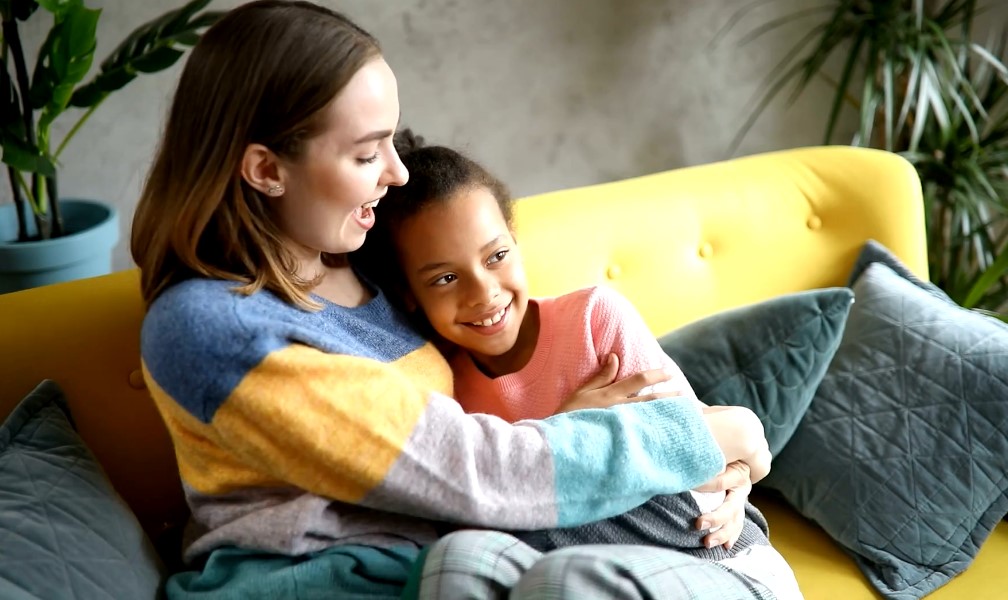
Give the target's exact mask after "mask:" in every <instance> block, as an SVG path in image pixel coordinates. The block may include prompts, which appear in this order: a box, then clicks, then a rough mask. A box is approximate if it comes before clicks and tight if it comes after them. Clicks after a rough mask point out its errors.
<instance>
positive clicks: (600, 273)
mask: <svg viewBox="0 0 1008 600" xmlns="http://www.w3.org/2000/svg"><path fill="white" fill-rule="evenodd" d="M920 194H921V193H920V183H919V181H918V179H917V176H916V173H915V172H914V170H913V169H912V168H911V167H910V165H909V164H907V163H906V162H905V161H903V160H902V159H900V158H899V157H897V156H895V155H892V154H888V153H883V152H879V151H873V150H862V149H854V148H848V147H839V146H838V147H819V148H805V149H796V150H788V151H782V152H774V153H767V154H761V155H756V156H751V157H745V158H739V159H734V160H730V161H725V162H720V163H714V164H709V165H703V166H698V167H691V168H685V169H677V170H672V171H667V172H664V173H659V174H655V175H650V176H646V177H640V178H635V179H629V180H625V181H618V182H614V183H608V184H600V185H594V186H588V187H583V188H578V189H571V190H562V191H558V192H553V193H549V194H543V195H541V196H535V197H530V198H526V199H523V200H522V201H520V202H519V203H518V206H517V210H516V223H517V228H518V236H519V243H520V244H522V248H523V254H524V256H525V258H526V261H527V270H528V275H529V278H530V282H531V285H532V288H533V292H534V293H535V294H539V295H546V294H556V293H562V292H565V291H568V290H571V289H573V288H576V287H582V286H585V285H592V284H598V283H605V284H608V285H611V286H614V287H616V288H617V289H619V290H620V291H621V292H622V293H623V294H625V295H626V296H627V297H629V298H630V299H631V300H632V301H633V302H634V304H635V305H636V306H637V308H638V309H639V310H640V311H641V313H642V314H643V315H644V317H645V319H646V320H647V322H648V323H649V325H650V326H651V328H652V330H653V331H654V333H655V334H656V335H659V334H662V333H664V332H667V331H669V330H671V329H673V328H675V327H677V326H679V325H682V324H684V323H687V322H690V321H693V320H696V319H698V318H700V317H703V316H705V315H709V314H712V313H715V312H717V311H721V310H723V309H727V308H731V307H735V306H739V305H743V304H749V303H752V302H756V301H760V300H764V299H767V298H770V297H773V296H777V295H780V294H784V293H788V292H795V291H800V290H806V289H812V288H820V287H827V286H839V285H844V283H845V281H846V279H847V275H848V273H849V271H850V269H851V267H852V265H853V263H854V260H855V258H856V256H857V254H858V252H859V250H860V248H861V246H862V244H863V243H864V241H865V240H867V239H869V238H874V239H876V240H878V241H880V242H882V243H883V244H884V245H886V246H888V247H889V248H890V249H892V250H893V251H894V252H895V253H896V254H897V255H898V256H899V257H900V258H901V259H902V260H903V261H904V262H905V263H906V264H907V265H908V266H909V267H910V269H911V270H913V271H914V272H915V273H917V274H918V275H921V276H925V277H926V271H927V262H926V248H925V238H924V219H923V213H922V205H921V195H920ZM137 275H138V274H137V272H136V271H124V272H120V273H115V274H112V275H109V276H105V277H99V278H94V279H87V280H82V281H76V282H71V283H66V284H59V285H53V286H47V287H44V288H38V289H34V290H28V291H25V292H18V293H13V294H6V295H0V381H2V382H3V385H2V386H0V419H2V418H3V417H5V416H6V415H7V414H8V413H9V412H10V411H11V409H12V408H13V407H14V406H15V404H16V403H17V402H18V401H19V400H20V399H21V398H22V397H24V396H25V395H26V394H27V393H28V392H29V391H30V390H31V389H32V388H33V387H34V386H35V385H36V384H37V383H38V382H39V381H40V380H42V379H44V378H50V379H54V380H56V381H57V382H58V383H59V384H60V385H61V386H62V388H63V389H64V391H65V392H66V395H67V397H68V400H69V404H70V408H71V411H72V413H73V416H74V418H75V420H76V423H77V426H78V429H79V431H80V433H81V435H82V437H83V438H84V440H85V441H86V442H87V444H88V445H89V447H90V448H91V449H92V451H93V452H94V454H95V455H96V456H97V457H98V459H99V461H100V462H101V463H102V465H103V467H104V469H105V471H106V473H107V474H108V476H109V478H110V479H111V481H112V482H113V484H114V485H115V487H116V489H117V491H118V492H119V493H120V494H121V495H122V497H123V498H124V499H125V500H126V502H127V503H128V504H129V506H130V507H131V508H132V509H133V511H134V513H135V514H136V516H137V518H138V519H139V521H140V523H141V524H142V525H143V527H144V529H145V530H146V531H147V533H148V534H149V535H150V536H151V538H152V539H153V540H155V542H161V541H163V539H164V538H165V537H166V532H174V531H176V530H177V528H176V525H177V524H179V523H181V522H183V521H184V519H185V518H186V513H187V510H186V507H185V503H184V500H183V497H182V493H181V488H180V484H179V480H178V475H177V472H176V466H175V460H174V456H173V453H172V448H171V443H170V440H169V438H168V435H167V433H166V431H165V429H164V426H163V425H162V423H161V421H160V418H159V417H158V414H157V412H156V411H155V409H154V406H153V404H152V402H151V401H150V399H149V397H148V395H147V393H146V391H145V389H144V384H143V380H142V377H141V376H140V370H139V369H140V359H139V350H138V347H139V339H138V338H139V327H140V322H141V319H142V312H143V309H142V305H141V301H140V295H139V291H138V276H137ZM753 501H754V502H755V503H756V504H757V505H758V506H759V507H760V508H761V509H763V511H764V513H765V514H766V516H767V518H768V520H769V522H770V528H771V539H772V541H773V543H774V544H775V545H776V546H777V547H778V548H779V549H780V551H781V552H782V553H783V554H784V556H785V557H786V558H787V559H788V561H789V562H790V563H791V565H792V566H793V568H794V570H795V572H796V574H797V577H798V582H799V584H800V586H801V588H802V590H803V592H804V593H805V595H806V597H808V598H810V599H819V598H838V599H844V600H847V599H852V600H856V599H859V598H877V597H878V596H877V594H876V593H875V592H874V591H873V589H872V588H871V586H870V585H869V584H868V582H867V580H866V579H865V578H864V577H863V576H862V575H861V573H860V571H858V569H857V568H856V567H855V565H854V563H853V561H852V560H851V559H850V558H849V557H848V556H847V555H846V554H845V553H844V551H843V550H842V549H841V548H840V547H839V546H837V545H836V544H834V543H833V542H832V541H831V540H830V538H829V537H828V536H827V535H826V534H825V533H824V532H823V531H822V530H821V529H819V528H818V527H817V526H816V525H815V524H813V523H811V522H808V521H806V520H804V519H803V518H802V517H801V516H799V515H798V514H797V513H796V512H795V511H793V510H792V509H790V508H789V507H788V506H786V505H783V504H782V503H780V502H779V501H776V500H773V499H771V498H770V497H768V496H765V495H761V494H760V493H759V492H758V491H757V492H756V493H755V494H754V496H753ZM167 546H170V544H168V545H167ZM167 546H164V545H163V546H162V547H167ZM1006 560H1008V524H1006V523H1005V522H1003V521H1002V522H1001V523H1000V525H999V526H998V527H997V528H996V529H995V531H994V533H993V534H992V535H991V537H990V538H989V539H988V540H987V542H986V543H985V544H984V546H983V548H982V549H981V551H980V554H979V556H978V557H977V559H976V561H975V562H974V564H973V565H972V566H970V568H969V569H968V570H967V571H966V572H965V573H964V574H963V575H961V576H959V577H957V578H956V579H954V580H953V581H952V582H950V583H949V584H947V585H946V586H944V587H942V588H941V589H939V590H938V591H937V592H935V593H934V594H933V595H932V596H930V597H931V598H935V599H946V598H956V599H958V598H990V597H996V595H998V594H1003V593H1004V587H1005V585H1004V582H1005V578H1004V572H1003V569H1004V565H1005V563H1006ZM169 562H171V561H170V560H169Z"/></svg>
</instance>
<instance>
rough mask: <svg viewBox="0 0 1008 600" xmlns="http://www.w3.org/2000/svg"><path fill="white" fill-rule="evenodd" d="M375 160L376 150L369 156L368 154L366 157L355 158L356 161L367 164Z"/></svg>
mask: <svg viewBox="0 0 1008 600" xmlns="http://www.w3.org/2000/svg"><path fill="white" fill-rule="evenodd" d="M376 160H378V151H377V150H376V151H375V153H374V154H372V155H371V156H369V157H367V158H358V159H357V161H358V162H360V163H361V164H367V165H369V164H371V163H373V162H374V161H376Z"/></svg>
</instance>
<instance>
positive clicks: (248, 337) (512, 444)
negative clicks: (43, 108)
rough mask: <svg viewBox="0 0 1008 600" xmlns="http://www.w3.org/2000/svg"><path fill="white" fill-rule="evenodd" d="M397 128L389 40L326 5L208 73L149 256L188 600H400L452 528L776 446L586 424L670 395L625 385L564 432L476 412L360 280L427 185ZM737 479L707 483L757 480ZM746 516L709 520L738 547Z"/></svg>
mask: <svg viewBox="0 0 1008 600" xmlns="http://www.w3.org/2000/svg"><path fill="white" fill-rule="evenodd" d="M398 120H399V103H398V94H397V90H396V80H395V77H394V75H393V74H392V71H391V70H390V69H389V67H388V65H387V64H386V63H385V61H384V60H383V58H382V56H381V54H380V51H379V47H378V44H377V42H376V41H375V40H374V38H372V37H371V36H370V35H369V34H367V33H366V32H365V31H363V30H362V29H360V28H359V27H357V26H356V25H355V24H353V23H352V22H350V21H349V20H347V19H346V18H345V17H343V16H342V15H339V14H337V13H334V12H332V11H330V10H327V9H324V8H322V7H319V6H316V5H313V4H310V3H305V2H283V1H279V0H265V1H260V2H253V3H250V4H246V5H243V6H240V7H238V8H236V9H234V10H233V11H231V12H229V13H228V14H227V15H226V16H224V17H223V18H222V19H221V20H220V21H219V22H218V23H217V24H215V25H214V26H213V27H211V28H210V29H209V30H208V31H207V32H206V34H205V35H204V36H203V38H202V39H201V41H200V42H199V44H197V46H196V47H195V48H194V49H193V51H192V53H191V55H190V56H189V59H188V61H187V63H186V66H185V68H184V70H183V73H182V76H181V79H180V81H179V84H178V89H177V91H176V93H175V97H174V99H173V102H172V106H171V109H170V113H169V117H168V121H167V123H166V125H165V130H164V135H163V139H162V141H161V144H160V147H159V149H158V152H157V155H156V157H155V160H154V162H153V164H152V167H151V171H150V174H149V177H148V180H147V182H146V184H145V187H144V191H143V194H142V196H141V199H140V202H139V204H138V206H137V211H136V214H135V217H134V222H133V231H132V240H131V250H132V253H133V257H134V259H135V261H136V262H137V264H138V265H139V266H140V269H141V273H142V277H141V282H142V292H143V297H144V299H145V301H146V303H147V306H148V312H147V315H146V317H145V319H144V324H143V330H142V339H141V353H142V358H143V369H144V377H145V379H146V381H147V384H148V387H149V389H150V390H151V393H152V396H153V398H154V401H155V403H156V404H157V406H158V409H159V411H160V412H161V414H162V416H163V417H164V420H165V423H166V424H167V426H168V429H169V432H170V433H171V435H172V439H173V442H174V445H175V451H176V456H177V458H178V463H179V470H180V473H181V476H182V481H183V485H184V488H185V492H186V496H187V500H188V502H189V505H190V507H191V509H192V513H193V515H192V521H191V524H190V528H189V531H188V532H187V540H186V547H185V558H186V560H187V561H189V562H191V563H193V564H194V565H195V566H197V567H201V570H200V571H191V572H187V573H183V574H180V575H177V576H175V577H173V578H172V579H171V580H170V581H169V583H168V587H167V591H168V594H169V596H171V597H199V596H200V595H203V594H205V595H207V596H208V597H213V598H229V597H234V598H249V597H257V596H266V597H295V598H296V597H314V596H313V594H317V593H320V592H322V591H323V590H324V591H328V592H330V593H331V592H332V591H333V590H338V592H339V594H343V595H346V594H352V593H356V594H359V595H369V594H370V595H374V596H386V597H397V596H398V595H399V593H400V591H401V588H402V586H403V584H404V583H405V581H406V578H407V576H408V574H409V571H410V568H411V567H412V566H413V563H414V562H415V559H416V557H417V555H418V553H419V551H420V549H421V548H423V547H425V546H426V545H428V544H430V543H431V542H433V541H434V540H436V539H437V537H438V532H439V528H442V527H444V524H445V523H447V524H449V526H452V527H457V526H477V527H484V528H488V529H500V528H508V529H522V528H525V529H532V528H546V527H559V526H567V525H575V524H581V523H585V522H589V521H594V520H598V519H602V518H606V517H609V516H612V515H615V514H618V513H620V512H623V511H625V510H628V509H629V508H632V507H633V506H636V505H638V504H640V503H641V502H643V501H645V500H646V499H647V498H649V497H651V496H653V495H655V494H661V493H673V492H678V491H682V490H685V489H689V488H693V487H696V486H698V485H700V484H701V483H703V482H705V481H707V480H710V479H711V478H712V477H714V476H715V475H716V474H718V473H719V472H720V471H721V470H722V469H723V468H724V467H725V465H724V457H723V455H722V454H721V453H720V452H718V450H717V448H718V446H716V445H714V444H712V440H713V441H714V442H715V443H716V442H717V439H718V438H720V439H722V440H723V439H729V438H735V439H738V438H739V437H744V436H748V437H749V438H751V439H752V440H753V443H755V444H758V443H760V440H762V429H761V428H759V427H758V422H757V423H756V426H754V424H753V423H752V419H750V418H748V417H747V416H746V415H744V414H741V413H739V414H735V416H734V417H732V414H733V413H731V411H725V415H723V416H720V417H717V419H718V420H716V421H715V420H713V419H712V418H711V417H708V418H707V420H706V423H707V425H708V427H699V426H698V425H699V423H700V421H699V420H700V419H701V418H702V417H701V416H700V415H699V414H696V413H694V412H691V411H683V410H681V408H680V407H679V405H678V404H676V403H674V402H670V401H666V400H662V399H658V400H655V401H654V402H635V403H632V404H626V405H623V406H620V407H619V408H617V409H613V410H606V411H601V410H593V411H578V410H574V409H576V408H584V407H592V406H597V405H609V404H613V403H614V402H613V399H614V398H620V399H623V400H624V401H629V400H630V398H629V396H630V395H632V394H633V393H634V392H636V391H637V390H640V389H641V388H643V387H645V386H648V385H652V384H654V383H656V382H658V381H659V380H661V379H662V377H663V376H662V374H661V373H660V372H648V373H643V374H640V375H638V376H635V377H631V378H628V379H626V380H624V381H621V382H619V383H616V384H613V385H604V383H608V380H607V379H606V378H612V377H613V373H614V370H613V369H612V367H611V366H610V368H609V370H608V371H606V372H604V373H601V374H600V378H597V379H596V380H594V381H593V383H591V384H590V385H588V386H586V387H585V388H583V389H582V390H579V392H578V393H576V394H575V395H574V396H573V397H572V398H570V399H568V401H567V403H566V404H565V408H566V409H567V410H569V411H571V412H567V413H565V414H563V415H560V416H557V417H553V418H551V419H548V420H545V421H529V422H524V423H521V424H516V425H510V424H508V423H505V422H503V421H501V420H499V419H496V418H493V417H486V416H472V415H466V414H464V413H463V411H462V410H461V408H460V407H459V406H458V404H457V403H456V402H455V401H454V400H452V399H451V398H450V397H449V394H450V391H451V372H450V370H449V368H448V366H447V364H446V363H445V361H444V359H443V358H442V357H441V356H440V354H438V353H437V351H436V350H435V349H434V348H433V347H432V346H431V344H429V343H428V342H426V341H425V340H423V339H422V338H421V337H420V336H419V335H418V334H417V333H416V332H414V331H413V330H412V329H410V327H409V325H408V323H407V322H406V321H405V320H404V319H403V318H402V317H401V316H400V315H399V314H398V313H396V312H395V311H394V310H392V308H391V307H390V306H389V304H388V302H387V300H386V299H385V298H384V296H382V295H381V294H380V293H378V292H377V291H376V290H374V289H372V288H371V287H370V286H368V285H366V283H365V282H363V281H362V280H361V279H360V278H359V277H358V276H357V275H356V273H355V272H354V271H353V270H352V269H351V268H350V266H349V263H348V261H347V253H348V252H351V251H353V250H356V249H357V248H359V247H360V246H361V244H362V243H363V241H364V237H365V235H366V233H367V231H368V229H369V228H370V227H371V226H372V224H373V223H374V218H375V214H374V210H373V209H374V208H375V206H376V205H377V204H378V201H379V200H380V199H381V197H382V196H383V195H384V194H385V192H386V190H387V189H388V187H389V186H394V185H400V184H402V183H403V182H404V181H406V179H407V177H408V173H407V172H406V170H405V169H404V168H403V166H402V163H401V162H400V161H399V158H398V156H397V155H396V153H395V150H394V148H393V146H392V135H393V133H394V131H395V129H396V125H397V123H398ZM600 399H604V401H601V400H600ZM649 399H651V398H650V397H649V396H644V397H641V398H634V399H633V400H649ZM684 412H688V413H689V414H683V413H684ZM750 414H751V413H750ZM712 432H713V433H712ZM714 434H717V435H716V436H715V435H714ZM586 439H590V440H592V442H593V447H592V451H591V452H587V451H586V449H585V448H584V442H583V440H586ZM762 443H763V444H765V440H762ZM712 448H713V449H712ZM630 460H632V461H633V464H632V466H630V465H628V466H626V468H623V469H620V470H617V471H613V470H611V469H610V468H609V467H608V465H612V464H621V462H622V464H626V463H627V462H628V461H630ZM529 465H534V466H533V467H531V468H530V467H529ZM731 473H732V471H731V470H729V474H728V475H724V476H721V477H720V478H719V479H717V480H716V481H714V482H713V483H712V484H711V485H712V486H713V487H719V486H720V487H721V488H722V489H724V488H725V487H735V486H738V485H740V484H744V480H743V478H742V477H738V476H732V475H731ZM529 481H533V482H535V483H536V485H535V486H534V487H533V489H531V490H530V489H528V488H526V484H527V482H529ZM743 502H744V499H743ZM740 513H741V505H740V504H739V503H738V502H735V503H733V504H726V505H725V506H723V507H722V509H719V511H715V513H713V514H712V515H710V517H711V518H712V519H714V521H715V522H714V524H715V525H718V524H724V525H726V527H724V529H726V530H729V529H732V528H733V527H734V526H735V523H736V522H737V521H738V519H739V515H740ZM719 533H720V532H719ZM724 535H727V534H724ZM547 559H548V555H547V556H546V557H543V559H542V560H543V561H546V560H547ZM628 576H629V577H631V578H632V577H633V576H634V575H633V574H632V573H631V574H630V575H628Z"/></svg>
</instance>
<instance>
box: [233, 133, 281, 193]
mask: <svg viewBox="0 0 1008 600" xmlns="http://www.w3.org/2000/svg"><path fill="white" fill-rule="evenodd" d="M241 176H242V179H244V180H245V182H246V183H248V184H249V185H250V186H252V187H253V188H255V189H257V190H259V191H260V192H262V193H263V194H266V195H267V196H272V197H279V196H283V193H284V191H285V187H284V182H283V170H282V169H281V167H280V161H279V159H278V158H277V155H276V154H274V153H273V151H272V150H270V149H269V148H267V147H266V146H263V145H262V144H249V145H248V146H247V147H246V148H245V154H243V155H242V161H241Z"/></svg>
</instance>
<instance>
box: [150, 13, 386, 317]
mask: <svg viewBox="0 0 1008 600" xmlns="http://www.w3.org/2000/svg"><path fill="white" fill-rule="evenodd" d="M380 52H381V50H380V48H379V46H378V42H377V40H375V38H374V37H372V36H371V35H370V34H369V33H367V32H366V31H364V30H363V29H361V28H360V27H358V26H357V25H355V24H354V23H353V22H351V21H350V20H349V19H347V18H346V17H344V16H343V15H341V14H339V13H337V12H334V11H331V10H329V9H326V8H323V7H321V6H317V5H315V4H311V3H309V2H289V1H283V0H260V1H257V2H251V3H249V4H245V5H242V6H239V7H238V8H235V9H234V10H232V11H230V12H229V13H227V14H226V15H225V16H224V17H222V18H221V19H220V20H219V21H218V22H217V23H216V24H215V25H213V26H212V27H211V28H210V29H208V30H207V31H206V33H205V34H204V35H203V37H202V39H201V40H200V41H199V43H198V44H196V46H195V48H193V50H192V54H191V55H190V56H189V59H188V61H187V62H186V65H185V68H184V69H183V71H182V76H181V78H180V80H179V84H178V88H177V89H176V91H175V97H174V100H173V101H172V105H171V109H170V111H169V114H168V122H167V124H166V126H165V130H164V134H163V137H162V139H161V143H160V145H159V147H158V150H157V153H156V155H155V158H154V162H153V164H152V166H151V169H150V173H149V174H148V177H147V181H146V183H145V185H144V189H143V193H142V194H141V196H140V201H139V203H138V205H137V209H136V213H135V215H134V217H133V230H132V236H131V240H130V251H131V252H132V254H133V260H134V261H136V263H137V265H138V266H139V267H140V272H141V291H142V294H143V298H144V302H145V303H146V304H147V305H150V303H151V302H153V301H154V300H155V299H156V298H157V297H158V295H160V294H161V292H163V291H164V290H165V289H166V288H167V287H169V286H171V285H172V284H175V283H177V282H179V281H182V280H185V279H189V278H192V277H210V278H216V279H227V280H232V281H235V282H237V283H239V286H238V287H237V290H238V291H239V292H241V293H246V294H250V293H253V292H255V291H257V290H259V289H262V288H266V289H269V290H271V291H273V292H274V293H276V294H277V295H279V296H280V297H281V298H283V299H284V300H286V301H287V302H290V303H293V304H296V305H299V306H301V307H304V308H312V307H315V306H316V303H315V302H313V301H312V300H311V299H310V298H309V293H310V289H311V287H312V285H313V282H312V281H306V280H304V279H303V278H300V277H298V276H297V274H296V262H295V260H294V257H293V256H292V255H291V254H290V252H289V251H287V250H286V248H285V246H284V242H283V239H282V234H281V232H280V230H279V228H278V227H277V225H276V224H275V222H274V220H273V218H272V215H271V208H270V204H269V201H268V199H267V198H266V196H265V195H263V194H261V193H260V192H258V191H257V190H255V189H254V188H252V187H251V186H250V185H248V184H247V183H246V182H245V181H244V179H243V178H242V177H241V175H240V173H239V168H240V164H241V160H242V156H243V154H244V152H245V149H246V148H247V147H248V145H249V144H252V143H259V144H263V145H264V146H266V147H267V148H269V149H270V150H272V151H273V152H274V153H276V154H277V155H278V156H281V157H283V158H286V159H289V160H297V159H299V158H301V153H302V151H303V149H304V143H305V141H307V140H309V139H311V138H312V137H313V136H315V135H317V134H318V133H320V132H321V131H322V129H323V128H324V127H325V126H326V125H327V124H326V122H325V117H326V112H325V111H324V110H323V109H324V108H325V107H326V106H327V105H328V104H329V103H330V102H331V101H332V100H333V98H335V97H336V95H337V94H338V93H339V92H340V91H341V90H342V89H343V88H344V87H345V86H346V84H347V82H349V80H350V78H351V77H353V75H354V74H355V73H356V72H357V71H358V70H359V69H360V68H361V67H362V66H363V65H364V64H365V63H366V62H368V61H369V60H371V59H373V58H374V57H376V56H378V55H379V54H380Z"/></svg>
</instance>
